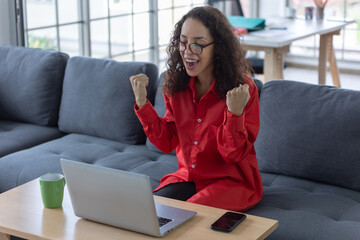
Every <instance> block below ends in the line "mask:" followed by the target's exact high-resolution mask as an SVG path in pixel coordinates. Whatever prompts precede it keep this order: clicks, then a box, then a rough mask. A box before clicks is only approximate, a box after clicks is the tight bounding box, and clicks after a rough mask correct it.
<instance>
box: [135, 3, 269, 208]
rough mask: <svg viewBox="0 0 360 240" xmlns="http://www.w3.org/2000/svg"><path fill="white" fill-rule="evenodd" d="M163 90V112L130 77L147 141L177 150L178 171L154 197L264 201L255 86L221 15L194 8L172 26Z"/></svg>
mask: <svg viewBox="0 0 360 240" xmlns="http://www.w3.org/2000/svg"><path fill="white" fill-rule="evenodd" d="M168 54H169V59H168V62H167V65H168V70H167V72H166V74H165V81H164V85H163V89H164V97H165V106H166V110H167V111H166V114H165V116H164V118H160V117H159V116H158V115H157V113H156V111H155V110H154V108H153V106H152V105H151V103H150V102H149V101H148V100H147V99H146V86H147V84H148V78H147V77H146V76H145V75H143V74H139V75H135V76H132V77H131V78H130V81H131V84H132V88H133V91H134V94H135V100H136V105H135V112H136V114H137V116H138V118H139V119H140V121H141V123H142V125H143V128H144V131H145V133H146V135H147V136H148V138H149V140H150V141H151V142H152V143H153V144H154V145H155V146H157V147H158V148H159V149H160V150H162V151H163V152H165V153H170V152H171V151H173V150H174V149H175V148H176V155H177V158H178V165H179V170H178V171H176V172H175V173H171V174H168V175H166V176H164V177H163V178H162V180H161V182H160V186H159V187H158V188H156V189H155V190H154V194H156V195H160V196H165V197H170V198H176V199H180V200H185V201H188V202H193V203H198V204H204V205H208V206H213V207H218V208H224V209H229V210H234V211H244V210H246V209H249V208H251V207H253V206H254V205H255V204H256V203H257V202H258V201H259V200H260V198H261V196H262V184H261V178H260V173H259V170H258V166H257V161H256V154H255V150H254V146H253V143H254V141H255V139H256V136H257V133H258V130H259V102H258V93H257V89H256V85H255V84H254V82H253V80H252V79H251V78H249V77H248V76H247V75H246V73H248V72H249V71H248V70H249V69H248V65H247V63H246V60H245V54H244V51H243V50H242V49H241V47H240V43H239V41H238V40H237V39H236V37H235V35H234V34H233V33H232V27H231V25H230V24H229V22H228V21H227V19H226V17H225V16H224V15H223V14H222V13H221V12H220V11H219V10H217V9H216V8H213V7H196V8H193V9H192V10H191V11H189V12H188V13H187V14H186V15H184V16H183V18H182V19H181V20H180V21H179V22H178V23H177V24H176V25H175V30H174V32H173V36H172V42H171V44H170V45H169V47H168Z"/></svg>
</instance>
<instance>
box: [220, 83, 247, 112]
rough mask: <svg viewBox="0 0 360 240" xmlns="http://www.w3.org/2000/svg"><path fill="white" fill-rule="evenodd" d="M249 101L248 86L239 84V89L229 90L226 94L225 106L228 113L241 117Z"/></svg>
mask: <svg viewBox="0 0 360 240" xmlns="http://www.w3.org/2000/svg"><path fill="white" fill-rule="evenodd" d="M249 99H250V93H249V85H247V84H244V85H243V84H240V86H239V87H236V88H233V89H231V90H230V91H228V92H227V94H226V105H227V107H228V110H229V112H231V113H233V114H236V115H242V114H243V111H244V108H245V106H246V104H247V103H248V101H249Z"/></svg>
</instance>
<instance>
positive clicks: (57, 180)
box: [40, 173, 65, 208]
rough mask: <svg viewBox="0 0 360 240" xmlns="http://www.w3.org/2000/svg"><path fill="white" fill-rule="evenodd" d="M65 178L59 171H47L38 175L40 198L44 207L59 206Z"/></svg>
mask: <svg viewBox="0 0 360 240" xmlns="http://www.w3.org/2000/svg"><path fill="white" fill-rule="evenodd" d="M64 187H65V178H64V176H63V175H61V174H59V173H47V174H45V175H42V176H41V177H40V189H41V198H42V201H43V204H44V207H46V208H58V207H61V205H62V202H63V197H64Z"/></svg>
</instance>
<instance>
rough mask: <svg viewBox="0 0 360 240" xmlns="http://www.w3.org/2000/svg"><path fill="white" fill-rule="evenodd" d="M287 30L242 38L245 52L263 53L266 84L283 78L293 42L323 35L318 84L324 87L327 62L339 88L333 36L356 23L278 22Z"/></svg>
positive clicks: (263, 31)
mask: <svg viewBox="0 0 360 240" xmlns="http://www.w3.org/2000/svg"><path fill="white" fill-rule="evenodd" d="M278 21H281V25H282V26H286V29H285V30H268V29H266V30H262V31H256V32H251V33H249V34H248V35H245V36H242V37H240V42H241V43H242V45H243V47H244V49H245V50H255V51H264V52H265V59H264V75H265V76H264V77H265V82H266V81H269V80H272V79H283V78H284V74H283V66H284V54H285V53H287V52H289V49H290V45H291V44H292V42H294V41H296V40H299V39H303V38H306V37H310V36H313V35H316V34H319V35H320V48H319V66H318V71H319V75H318V81H319V84H325V79H326V60H327V61H328V62H329V66H330V71H331V74H332V79H333V84H334V86H337V87H340V78H339V70H338V67H337V63H336V58H335V52H334V47H333V36H334V35H339V34H340V31H341V29H342V28H343V27H345V26H346V25H348V24H351V23H354V22H355V21H347V22H340V21H327V20H324V21H317V20H315V19H314V20H310V21H309V20H303V19H278Z"/></svg>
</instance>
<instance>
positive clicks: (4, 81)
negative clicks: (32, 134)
mask: <svg viewBox="0 0 360 240" xmlns="http://www.w3.org/2000/svg"><path fill="white" fill-rule="evenodd" d="M67 59H68V55H66V54H63V53H60V52H57V51H54V50H40V49H31V48H23V47H11V46H4V45H0V109H1V111H0V119H3V120H11V121H21V122H26V123H32V124H37V125H43V126H56V125H57V122H58V114H59V106H60V97H61V90H62V83H63V78H64V71H65V66H66V62H67Z"/></svg>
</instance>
